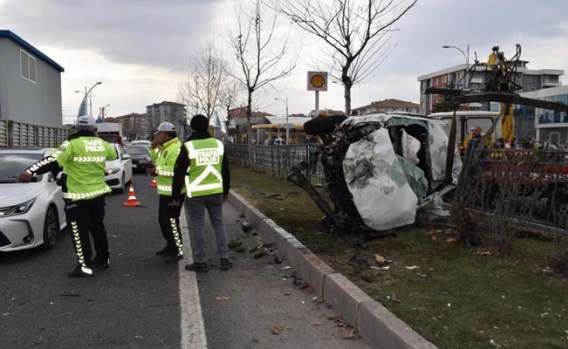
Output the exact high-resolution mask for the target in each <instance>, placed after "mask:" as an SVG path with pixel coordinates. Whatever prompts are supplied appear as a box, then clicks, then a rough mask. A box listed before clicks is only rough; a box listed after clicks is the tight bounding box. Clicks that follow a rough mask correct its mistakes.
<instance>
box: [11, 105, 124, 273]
mask: <svg viewBox="0 0 568 349" xmlns="http://www.w3.org/2000/svg"><path fill="white" fill-rule="evenodd" d="M75 128H76V130H77V132H76V133H74V134H72V135H71V136H69V138H68V139H67V140H66V141H65V142H63V143H62V144H61V145H60V146H59V148H58V149H57V150H56V151H54V152H53V153H52V154H51V155H50V156H47V157H46V158H44V159H42V160H40V161H38V162H36V163H35V164H33V165H31V166H30V167H29V168H28V169H27V170H26V171H24V172H22V173H21V174H20V175H19V177H18V181H19V182H25V183H27V182H29V181H30V180H31V179H32V177H33V176H35V175H38V174H42V173H46V172H49V171H59V169H61V168H62V169H63V175H62V178H61V185H62V191H63V199H64V200H65V213H66V216H67V223H68V225H69V226H70V227H71V232H72V235H73V246H74V248H75V254H76V256H77V266H76V267H75V269H74V270H73V271H71V272H70V273H68V274H67V275H68V276H69V277H91V276H94V273H93V269H92V268H93V267H97V268H100V269H105V268H108V266H109V256H110V253H109V247H108V239H107V232H106V229H105V226H104V222H103V220H104V216H105V195H106V194H107V193H110V192H111V189H110V188H109V187H108V185H107V184H106V183H105V178H104V176H105V162H106V161H108V160H113V159H115V158H116V157H117V154H116V151H115V149H114V148H113V147H112V146H111V145H110V144H108V143H107V142H105V141H104V140H102V139H101V138H99V137H97V136H96V130H97V128H96V124H95V119H94V118H93V117H92V116H89V115H83V116H80V117H78V118H77V122H76V124H75ZM89 233H90V235H91V236H92V238H93V242H94V247H95V252H96V257H95V258H93V259H92V260H91V256H92V252H91V241H90V237H89Z"/></svg>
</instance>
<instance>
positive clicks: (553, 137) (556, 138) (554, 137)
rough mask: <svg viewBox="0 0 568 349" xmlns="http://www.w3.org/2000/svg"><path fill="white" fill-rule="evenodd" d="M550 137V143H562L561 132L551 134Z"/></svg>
mask: <svg viewBox="0 0 568 349" xmlns="http://www.w3.org/2000/svg"><path fill="white" fill-rule="evenodd" d="M548 136H549V137H550V138H549V141H550V142H554V143H556V144H558V143H560V132H550V134H549V135H548Z"/></svg>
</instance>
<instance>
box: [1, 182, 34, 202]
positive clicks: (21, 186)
mask: <svg viewBox="0 0 568 349" xmlns="http://www.w3.org/2000/svg"><path fill="white" fill-rule="evenodd" d="M40 192H41V184H40V183H8V184H0V206H2V207H6V206H12V205H18V204H21V203H23V202H26V201H28V200H31V199H33V198H35V197H36V196H38V195H39V194H40Z"/></svg>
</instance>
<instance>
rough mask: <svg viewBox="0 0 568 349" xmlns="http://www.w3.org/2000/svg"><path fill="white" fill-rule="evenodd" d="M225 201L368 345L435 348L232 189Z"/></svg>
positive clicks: (421, 348) (412, 348)
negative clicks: (271, 243)
mask: <svg viewBox="0 0 568 349" xmlns="http://www.w3.org/2000/svg"><path fill="white" fill-rule="evenodd" d="M229 203H231V205H233V206H234V207H235V208H236V210H237V211H238V212H239V214H240V215H243V216H244V217H245V218H246V219H247V220H248V221H249V222H250V223H251V224H252V226H253V227H254V228H255V229H256V231H257V232H258V233H259V234H260V236H261V237H262V238H263V240H264V241H266V242H274V243H276V247H277V250H278V252H279V253H280V256H282V257H283V258H284V259H286V260H287V261H288V263H289V264H290V266H291V267H292V268H294V269H295V270H296V272H297V273H298V276H301V277H302V278H303V279H304V280H305V281H306V282H308V283H309V284H310V285H311V286H312V287H313V288H314V289H315V290H316V292H317V293H318V295H320V296H321V297H322V298H323V299H324V300H325V301H326V302H327V303H328V304H330V305H331V306H332V307H333V308H334V309H335V310H336V311H337V312H338V314H339V315H341V316H342V317H343V318H344V319H345V321H346V322H348V323H349V324H351V325H353V326H355V328H356V329H357V332H358V333H359V335H361V337H362V338H363V339H364V340H365V341H366V342H367V344H368V345H369V346H370V347H372V348H389V349H390V348H393V349H394V348H396V349H434V348H436V346H435V345H434V344H432V343H430V342H428V341H427V340H426V339H424V338H423V337H422V336H420V335H419V334H418V333H416V332H415V331H414V330H413V329H412V328H410V326H408V325H407V324H405V323H404V322H403V321H402V320H400V319H399V318H397V317H396V316H395V315H394V314H393V313H391V312H390V311H389V310H388V309H387V308H385V307H384V306H382V305H381V304H380V303H379V302H377V301H375V300H373V299H372V298H371V297H369V296H368V295H367V294H366V293H365V292H363V290H361V289H360V288H359V287H357V286H356V285H355V284H354V283H352V282H351V281H349V280H348V279H347V278H345V277H344V276H343V275H342V274H340V273H337V272H335V271H334V270H333V268H331V267H330V266H329V265H327V263H325V262H324V261H323V260H321V259H320V258H319V257H318V256H316V255H315V254H313V253H312V252H311V251H310V250H309V249H308V248H307V247H306V246H304V245H303V244H302V243H301V242H300V241H298V240H297V239H296V238H295V237H294V236H293V235H291V234H290V233H288V232H287V231H286V230H284V229H282V227H280V226H278V225H277V224H276V223H275V222H274V221H273V220H271V219H270V218H268V217H266V216H265V215H264V214H262V212H260V211H259V210H257V209H256V208H254V207H253V206H252V205H250V204H249V203H248V202H247V201H246V200H245V199H244V198H243V197H242V196H240V195H239V194H237V193H235V192H234V191H233V190H231V191H230V194H229Z"/></svg>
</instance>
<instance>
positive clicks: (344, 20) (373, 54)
mask: <svg viewBox="0 0 568 349" xmlns="http://www.w3.org/2000/svg"><path fill="white" fill-rule="evenodd" d="M406 2H407V1H406V0H398V1H395V0H387V1H382V0H332V1H330V0H282V1H280V2H279V3H278V5H277V8H278V10H279V11H281V12H282V13H284V14H285V15H286V16H287V17H288V18H290V19H291V20H292V21H293V22H294V23H295V24H296V25H298V26H299V27H300V28H301V29H303V30H305V31H307V32H308V33H311V34H313V35H315V36H317V37H319V38H321V39H322V40H323V41H324V42H325V44H326V45H327V48H328V49H329V51H330V54H329V59H330V61H326V62H323V63H324V64H326V65H327V68H328V72H329V74H330V76H331V77H332V78H333V79H335V80H337V81H339V82H341V84H342V85H343V89H344V92H343V93H344V97H345V114H346V115H350V114H351V88H352V87H353V86H354V85H355V84H357V83H361V82H363V81H364V80H365V78H367V77H368V76H369V75H370V74H371V73H372V72H373V71H375V70H376V68H377V67H378V66H379V65H380V64H381V63H382V62H383V61H384V60H385V59H386V57H387V56H388V54H389V53H390V52H391V51H392V47H391V46H389V43H390V39H391V37H392V33H393V32H394V30H395V29H393V28H392V27H393V25H394V24H395V23H396V22H397V21H398V20H399V19H400V18H402V16H404V15H405V14H406V13H407V12H408V11H409V10H410V9H411V8H412V7H413V6H414V5H415V4H416V2H417V0H411V1H410V5H403V4H404V3H406Z"/></svg>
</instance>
